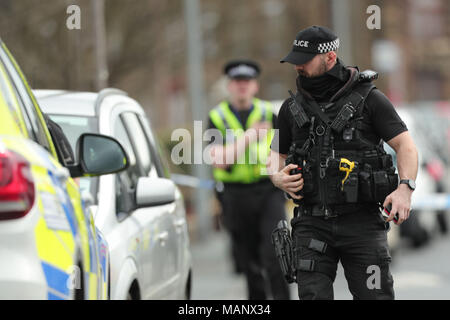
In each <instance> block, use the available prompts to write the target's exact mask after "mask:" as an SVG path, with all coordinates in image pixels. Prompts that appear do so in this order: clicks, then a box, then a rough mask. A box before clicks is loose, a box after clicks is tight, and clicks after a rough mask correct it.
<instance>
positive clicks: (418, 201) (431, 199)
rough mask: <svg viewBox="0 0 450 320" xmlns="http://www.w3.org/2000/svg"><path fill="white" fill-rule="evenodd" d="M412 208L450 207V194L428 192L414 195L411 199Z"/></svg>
mask: <svg viewBox="0 0 450 320" xmlns="http://www.w3.org/2000/svg"><path fill="white" fill-rule="evenodd" d="M411 208H412V209H413V210H446V209H450V194H446V193H430V194H426V195H425V194H424V195H417V196H414V194H413V198H412V201H411Z"/></svg>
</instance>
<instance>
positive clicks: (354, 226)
mask: <svg viewBox="0 0 450 320" xmlns="http://www.w3.org/2000/svg"><path fill="white" fill-rule="evenodd" d="M291 225H292V237H293V243H294V259H295V261H296V264H297V284H298V296H299V298H300V299H301V300H313V299H327V300H328V299H333V298H334V293H333V282H334V280H335V278H336V269H337V264H338V262H339V260H340V261H341V263H342V266H343V268H344V273H345V278H346V279H347V282H348V288H349V290H350V292H351V294H352V295H353V298H354V299H355V300H357V299H371V300H375V299H394V289H393V279H392V275H391V273H390V271H389V263H390V262H391V257H390V254H389V249H388V244H387V229H388V225H386V223H385V222H384V219H383V217H382V216H381V214H380V213H379V212H378V209H373V208H367V210H362V211H360V212H354V213H348V214H343V215H341V216H338V217H334V218H329V219H324V218H323V217H313V216H308V215H300V216H297V217H295V218H293V219H292V221H291ZM311 239H314V240H315V241H313V242H311ZM324 243H325V244H326V247H325V246H323V244H324ZM324 248H326V249H325V250H323V249H324Z"/></svg>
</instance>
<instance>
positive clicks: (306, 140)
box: [269, 26, 418, 299]
mask: <svg viewBox="0 0 450 320" xmlns="http://www.w3.org/2000/svg"><path fill="white" fill-rule="evenodd" d="M338 47H339V38H338V37H337V36H336V35H335V34H334V33H333V32H332V31H331V30H329V29H328V28H325V27H320V26H311V27H309V28H306V29H304V30H302V31H300V32H299V33H298V34H297V37H296V39H295V41H294V45H293V48H292V51H291V52H290V53H289V54H288V55H287V56H286V57H285V58H284V59H283V60H281V62H288V63H290V64H292V65H294V68H295V71H296V72H297V73H298V77H297V81H296V84H297V93H296V94H295V95H294V94H293V93H292V92H291V97H290V98H288V99H287V100H286V101H285V102H284V103H283V105H282V107H281V109H280V112H279V115H278V129H279V130H278V131H277V132H276V136H275V139H274V141H279V143H278V144H277V143H272V146H271V148H272V151H271V155H270V162H271V164H272V167H271V168H269V170H271V173H272V175H271V179H272V182H273V183H274V185H275V186H277V187H278V188H280V189H282V190H284V191H285V192H286V193H287V194H288V195H289V197H291V198H292V199H293V200H294V202H295V203H296V204H297V206H296V208H295V209H294V218H293V219H292V220H291V226H292V247H293V249H292V253H291V254H292V256H291V258H292V264H293V269H294V278H295V277H296V281H297V284H298V294H299V298H300V299H333V298H334V294H333V282H334V280H335V277H336V269H337V263H338V262H339V261H341V263H342V266H343V268H344V272H345V277H346V279H347V282H348V286H349V289H350V292H351V294H352V295H353V297H354V299H394V291H393V279H392V276H391V273H390V271H389V263H390V261H391V257H390V254H389V250H388V244H387V238H386V235H387V231H388V229H389V223H388V222H389V221H391V220H392V219H394V217H396V218H397V219H398V220H394V221H398V222H397V223H398V224H401V223H402V222H403V221H405V220H406V219H408V217H409V212H410V203H411V195H412V192H413V190H414V188H415V183H414V180H415V178H416V175H417V162H418V157H417V150H416V147H415V145H414V142H413V141H412V139H411V137H410V135H409V133H408V131H407V127H406V126H405V124H404V123H403V121H402V120H401V119H400V118H399V116H398V115H397V113H396V111H395V109H394V107H393V106H392V104H391V103H390V101H389V100H388V99H387V98H386V96H385V95H384V94H383V93H382V92H381V91H380V90H378V89H377V88H376V87H375V86H374V85H373V84H372V80H374V79H375V78H376V77H377V74H376V73H375V72H373V71H365V72H360V71H359V70H358V68H357V67H347V66H345V65H344V64H343V62H342V61H341V60H340V59H338V58H337V53H336V52H337V50H338ZM383 140H384V141H386V142H387V143H388V144H389V145H390V146H391V147H392V148H393V149H394V150H395V151H396V153H397V159H398V175H399V176H400V182H399V181H398V175H397V173H396V171H395V168H394V167H393V164H392V159H391V157H390V156H389V155H387V154H386V152H385V151H384V149H383ZM274 164H277V165H275V166H274ZM382 207H384V208H390V209H391V210H390V215H389V218H387V219H385V218H384V217H383V216H382V211H381V210H380V208H382ZM372 275H374V276H375V277H376V276H379V278H378V281H376V280H373V279H374V277H372V278H370V277H371V276H372Z"/></svg>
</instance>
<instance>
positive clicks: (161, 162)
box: [139, 116, 170, 179]
mask: <svg viewBox="0 0 450 320" xmlns="http://www.w3.org/2000/svg"><path fill="white" fill-rule="evenodd" d="M139 122H140V123H141V126H142V128H143V129H144V131H145V132H146V133H147V135H146V136H147V137H148V143H149V145H150V150H151V152H152V156H153V159H154V163H155V166H156V169H157V171H158V175H159V176H160V177H162V178H168V179H169V178H170V171H169V169H168V168H169V166H168V162H167V158H166V157H165V155H164V152H163V151H162V149H161V146H160V144H159V143H158V140H157V139H155V135H154V134H153V131H152V130H151V128H150V125H149V122H148V120H147V118H145V117H143V116H139Z"/></svg>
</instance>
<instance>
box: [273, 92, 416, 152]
mask: <svg viewBox="0 0 450 320" xmlns="http://www.w3.org/2000/svg"><path fill="white" fill-rule="evenodd" d="M289 102H290V98H289V99H287V100H285V101H284V103H283V105H282V106H281V109H280V112H279V113H278V121H277V126H275V127H274V128H275V129H278V130H275V136H274V139H273V141H277V140H276V139H279V140H278V141H279V146H278V148H277V146H276V145H275V144H274V143H272V145H271V149H272V150H274V151H276V152H278V153H281V154H287V153H288V152H289V147H290V146H291V143H292V128H293V127H294V125H296V124H295V120H294V119H293V117H292V114H291V112H290V110H289ZM363 117H364V120H363V121H364V123H365V124H368V125H369V127H370V128H371V131H370V132H367V134H368V135H369V136H372V137H374V138H375V140H379V138H381V139H383V140H384V141H389V140H391V139H392V138H394V137H396V136H397V135H399V134H400V133H402V132H404V131H407V130H408V128H407V127H406V125H405V123H404V122H403V121H402V119H400V117H399V115H398V114H397V112H396V111H395V108H394V106H393V105H392V103H391V102H390V101H389V99H388V98H387V97H386V96H385V95H384V94H383V93H382V92H381V91H380V90H378V89H374V90H372V91H371V92H370V94H369V95H368V96H367V98H366V100H365V106H364V110H363ZM305 130H309V129H305Z"/></svg>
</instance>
